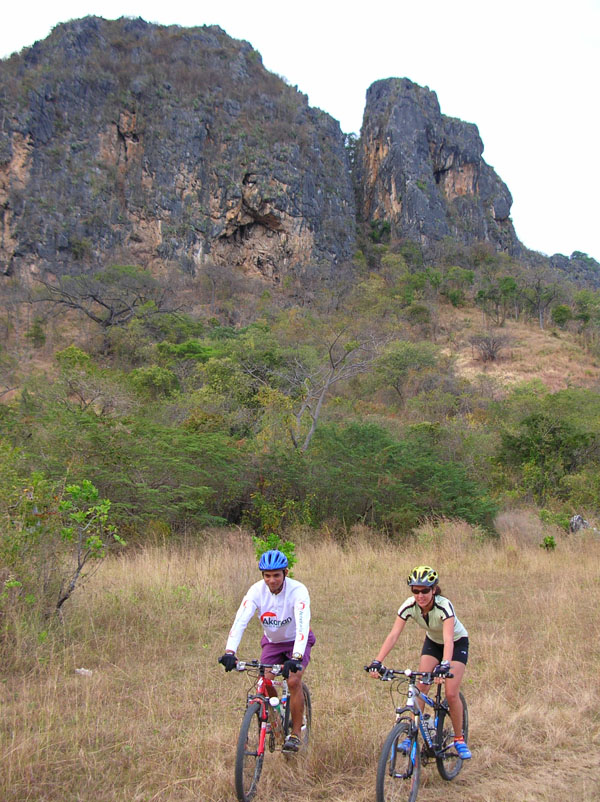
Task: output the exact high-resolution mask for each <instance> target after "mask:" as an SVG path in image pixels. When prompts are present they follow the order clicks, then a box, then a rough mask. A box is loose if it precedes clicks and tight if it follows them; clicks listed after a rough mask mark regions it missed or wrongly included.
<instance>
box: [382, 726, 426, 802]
mask: <svg viewBox="0 0 600 802" xmlns="http://www.w3.org/2000/svg"><path fill="white" fill-rule="evenodd" d="M406 738H409V739H410V747H409V749H408V751H407V752H403V751H401V750H400V748H399V747H400V745H401V744H402V742H403V741H404V740H405V739H406ZM419 751H420V750H419V744H418V742H417V729H416V727H415V725H414V721H413V719H408V718H405V719H401V720H400V721H399V722H398V723H397V724H396V725H395V726H394V727H393V728H392V730H391V732H390V734H389V735H388V737H387V738H386V739H385V743H384V744H383V748H382V750H381V755H380V757H379V764H378V766H377V782H376V798H377V802H400V800H408V802H415V799H416V798H417V793H418V791H419V779H420V777H421V755H420V754H419Z"/></svg>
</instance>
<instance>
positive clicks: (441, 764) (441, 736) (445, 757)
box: [435, 693, 469, 780]
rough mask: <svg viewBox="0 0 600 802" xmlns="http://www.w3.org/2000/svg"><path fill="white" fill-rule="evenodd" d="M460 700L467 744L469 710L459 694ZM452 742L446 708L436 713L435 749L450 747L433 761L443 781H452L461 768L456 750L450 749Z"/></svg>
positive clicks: (452, 729) (450, 726) (452, 730)
mask: <svg viewBox="0 0 600 802" xmlns="http://www.w3.org/2000/svg"><path fill="white" fill-rule="evenodd" d="M460 700H461V702H462V704H463V735H464V736H465V741H467V742H468V738H469V709H468V707H467V701H466V699H465V697H464V696H463V695H462V693H461V694H460ZM453 741H454V727H453V726H452V720H451V718H450V713H449V711H448V709H447V708H446V707H443V708H441V709H440V710H439V711H438V721H437V749H438V750H439V749H445V748H446V747H450V748H449V749H447V750H446V751H445V752H443V753H442V754H441V755H438V756H437V757H436V759H435V762H436V763H437V768H438V771H439V773H440V776H441V777H443V779H444V780H453V779H454V778H455V777H456V775H457V774H458V772H459V771H460V770H461V768H462V764H463V761H462V760H461V759H460V758H459V756H458V754H457V752H456V749H454V748H453V747H452V742H453Z"/></svg>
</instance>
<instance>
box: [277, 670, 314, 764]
mask: <svg viewBox="0 0 600 802" xmlns="http://www.w3.org/2000/svg"><path fill="white" fill-rule="evenodd" d="M302 695H303V697H304V712H303V714H302V727H301V736H300V740H301V741H302V746H303V747H304V748H305V749H306V747H307V746H308V742H309V740H310V730H311V727H312V703H311V700H310V691H309V690H308V686H307V685H306V684H305V683H304V682H303V683H302ZM292 723H293V722H292V721H291V718H290V700H289V697H288V701H287V704H286V706H285V716H284V719H283V731H284V733H285V736H286V738H287V736H288V735H289V733H290V732H291V731H292Z"/></svg>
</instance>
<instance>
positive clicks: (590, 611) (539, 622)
mask: <svg viewBox="0 0 600 802" xmlns="http://www.w3.org/2000/svg"><path fill="white" fill-rule="evenodd" d="M498 528H499V530H500V537H499V540H498V541H496V542H491V541H489V540H482V539H481V537H480V535H479V533H478V532H477V530H474V529H473V528H471V527H468V526H466V525H459V524H453V523H444V524H442V525H441V526H437V527H436V526H433V525H425V526H423V527H420V528H419V529H418V530H417V532H416V533H415V534H414V536H413V537H412V538H411V539H410V541H409V542H407V543H405V544H403V545H401V546H399V545H393V544H391V543H390V542H389V541H388V540H387V539H385V538H382V537H381V536H378V535H377V534H376V533H374V532H372V531H370V530H368V529H366V528H364V527H356V528H354V529H353V530H352V531H351V532H350V533H349V536H348V539H347V540H346V542H345V543H344V544H343V545H341V544H339V543H337V542H335V541H334V540H333V539H331V537H328V534H327V532H326V530H320V531H319V532H318V533H316V534H315V535H310V536H308V538H307V539H303V537H302V536H301V535H300V534H299V533H295V538H296V539H297V540H298V541H299V542H300V545H299V548H298V556H299V559H298V562H297V564H296V566H295V575H296V577H297V578H298V579H300V580H302V581H304V582H305V583H306V584H307V586H308V587H309V589H310V591H311V597H312V607H313V626H314V630H315V632H316V635H317V644H316V646H315V648H314V649H313V660H312V662H311V665H310V667H309V670H308V672H307V681H308V683H309V684H310V687H311V691H312V696H313V705H314V730H313V736H314V737H313V741H312V745H311V748H310V751H309V753H308V754H307V755H304V756H299V758H298V760H293V761H284V760H283V758H282V756H281V755H280V754H273V755H271V754H268V755H267V757H266V759H265V769H264V772H263V777H262V778H261V785H260V787H259V791H258V797H257V799H262V800H268V799H274V798H285V799H287V800H291V802H300V800H309V801H310V800H321V799H328V800H332V802H342V800H343V801H344V802H371V801H372V800H373V799H374V786H375V769H376V761H377V756H378V751H379V749H380V747H381V744H382V742H383V739H384V737H385V734H386V733H387V731H388V730H389V728H390V727H391V724H392V721H393V705H392V702H391V700H390V697H389V694H388V687H387V686H386V685H384V684H383V683H379V682H375V681H372V680H370V679H369V678H368V677H367V676H366V675H365V673H364V671H363V670H362V667H363V665H365V664H366V663H367V662H368V661H369V660H371V659H372V657H373V655H374V654H375V653H376V650H377V648H378V646H379V645H380V643H381V641H382V640H383V638H384V636H385V634H387V632H388V630H389V628H390V626H391V623H392V621H393V618H394V615H395V611H396V609H397V607H398V605H399V604H400V602H401V601H403V600H404V598H405V597H406V595H407V591H406V584H405V575H406V574H407V572H408V571H409V570H410V568H411V567H412V566H413V565H414V564H419V563H424V562H427V563H431V564H433V565H435V566H436V567H437V568H438V570H439V571H440V574H441V579H442V583H443V588H444V592H445V593H446V594H447V595H448V596H449V597H450V598H451V599H452V600H453V602H454V603H455V605H456V607H457V611H458V614H459V615H460V618H461V620H462V621H463V622H464V623H465V625H466V626H467V628H468V630H469V635H470V639H471V643H472V650H471V654H470V657H469V665H468V667H467V673H466V676H465V682H464V690H465V694H466V696H467V699H468V701H469V705H470V735H471V737H470V743H471V748H472V750H473V759H472V760H471V761H470V762H469V763H468V764H465V766H464V768H463V771H462V772H461V774H460V775H459V776H458V778H457V779H456V780H455V781H453V782H452V783H446V782H444V781H443V780H441V778H440V777H439V775H438V773H437V771H436V769H435V765H432V764H429V765H427V766H426V767H424V769H423V772H422V774H423V778H424V779H423V785H422V788H421V790H420V793H419V799H420V800H423V802H433V800H436V799H440V798H443V799H446V800H448V802H464V800H466V799H468V800H469V802H496V801H497V800H502V802H562V800H564V799H565V798H576V799H578V800H580V801H581V802H593V800H596V799H597V789H598V776H599V770H600V762H599V758H598V752H599V750H598V747H599V746H600V730H599V729H598V722H599V721H600V706H599V702H598V694H597V693H596V687H597V675H598V670H599V668H600V653H599V652H598V647H597V642H596V641H597V639H595V638H594V633H595V632H596V631H597V623H596V612H595V608H594V605H593V604H591V603H590V599H594V598H595V597H596V596H597V594H598V590H599V588H598V577H599V576H600V543H599V542H598V539H597V538H596V537H591V536H589V535H583V536H577V537H573V538H568V537H566V536H564V537H561V538H560V542H559V546H558V547H557V549H556V550H555V551H553V552H552V551H546V550H544V549H540V548H539V547H538V542H539V541H540V540H541V539H542V537H543V535H544V533H548V532H549V531H550V530H548V529H543V528H542V527H541V525H540V523H539V520H538V519H537V518H536V516H535V515H531V514H527V513H524V512H522V513H519V514H516V513H513V514H510V515H504V516H503V517H502V518H501V519H500V520H499V521H498ZM555 534H556V532H555ZM204 537H205V539H206V543H205V545H204V546H201V547H196V546H190V544H189V543H188V544H185V547H182V548H165V547H162V546H161V547H147V548H143V549H138V550H136V551H132V552H130V553H129V554H127V555H124V556H120V557H115V558H111V559H110V560H109V562H107V563H106V564H105V565H104V567H103V570H102V574H101V575H100V574H97V575H96V577H95V578H94V579H93V580H92V581H91V582H90V583H89V585H88V587H87V589H86V591H85V592H84V593H81V594H80V595H76V596H74V597H73V600H72V607H71V608H70V612H69V615H68V618H67V621H66V623H65V627H64V629H63V630H62V633H60V634H59V633H57V634H56V635H55V636H51V637H49V638H48V639H47V640H46V641H45V642H43V643H42V642H40V643H38V645H37V647H36V650H35V657H36V662H35V666H34V667H33V668H32V669H31V670H29V671H28V672H27V673H26V674H22V673H15V674H12V675H9V676H7V675H5V676H4V681H3V682H2V684H0V702H1V704H2V710H3V716H2V724H1V728H0V754H1V755H2V764H3V772H2V777H1V779H0V796H1V798H2V799H3V800H4V802H22V801H23V800H25V799H32V800H33V799H35V800H59V799H77V800H79V802H117V801H118V802H142V801H143V802H150V800H153V801H154V802H192V801H193V802H196V800H199V799H202V800H205V801H206V802H225V800H231V799H234V798H235V792H234V787H233V762H234V748H235V743H236V739H237V733H238V730H239V724H240V721H241V717H242V711H243V708H244V701H245V695H246V689H247V687H248V681H247V677H246V676H245V675H244V676H237V675H231V674H225V673H224V672H223V671H222V668H221V666H218V665H217V662H216V659H217V656H218V655H219V654H221V653H222V649H223V646H224V643H225V639H226V636H227V632H228V629H229V626H230V622H231V620H232V619H233V616H234V614H235V610H236V608H237V606H238V604H239V601H240V598H241V596H242V594H243V593H244V591H245V590H246V589H247V587H248V586H249V584H250V583H251V582H253V581H255V579H256V577H257V570H256V561H255V556H254V550H253V548H252V546H251V543H250V540H249V537H248V534H247V533H244V532H239V531H237V530H227V531H223V530H219V531H217V532H215V531H213V532H212V533H210V532H206V533H204ZM584 566H585V568H584ZM259 634H260V633H259V627H258V623H257V622H256V621H255V622H253V623H252V624H251V626H250V627H249V629H248V631H247V633H246V635H245V636H244V640H243V641H242V645H241V648H240V650H239V653H240V656H242V657H245V658H251V657H255V656H257V655H258V642H259ZM422 637H423V636H422V632H421V631H420V630H418V628H417V627H415V626H412V627H409V628H407V630H406V631H405V633H404V634H403V636H402V639H401V640H400V642H399V644H398V646H397V647H396V649H395V650H394V651H393V652H392V653H391V655H390V658H389V664H390V665H393V666H394V667H396V668H405V667H408V666H415V665H416V662H417V660H418V654H419V652H420V646H421V641H422ZM22 648H23V643H22V642H21V643H20V644H19V645H18V646H17V654H16V655H14V657H13V659H21V660H25V662H26V663H27V664H29V665H30V664H31V663H30V661H31V654H29V655H25V654H24V653H23V652H22V651H20V650H21V649H22ZM78 668H85V669H88V671H89V672H91V673H90V674H89V675H87V676H86V675H82V674H78V673H76V671H75V669H78Z"/></svg>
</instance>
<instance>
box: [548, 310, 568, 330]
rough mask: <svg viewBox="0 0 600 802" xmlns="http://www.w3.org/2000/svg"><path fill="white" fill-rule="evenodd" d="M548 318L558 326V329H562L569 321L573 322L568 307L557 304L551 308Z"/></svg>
mask: <svg viewBox="0 0 600 802" xmlns="http://www.w3.org/2000/svg"><path fill="white" fill-rule="evenodd" d="M550 317H551V318H552V322H553V323H555V324H556V325H557V326H560V328H564V327H565V326H566V325H567V323H568V322H569V321H570V320H573V312H572V311H571V307H570V306H567V305H566V304H558V305H557V306H555V307H553V308H552V311H551V313H550Z"/></svg>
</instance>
